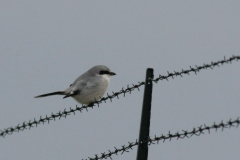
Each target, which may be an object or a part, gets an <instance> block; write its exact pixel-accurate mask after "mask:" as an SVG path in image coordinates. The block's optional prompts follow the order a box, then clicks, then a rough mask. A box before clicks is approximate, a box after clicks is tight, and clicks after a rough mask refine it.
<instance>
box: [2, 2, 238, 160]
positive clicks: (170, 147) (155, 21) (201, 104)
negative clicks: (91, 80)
mask: <svg viewBox="0 0 240 160" xmlns="http://www.w3.org/2000/svg"><path fill="white" fill-rule="evenodd" d="M239 8H240V1H224V0H219V1H206V0H203V1H201V2H200V1H194V2H193V1H161V2H160V1H145V2H142V1H63V0H58V1H56V0H53V1H47V0H42V1H25V0H24V1H23V0H22V1H16V0H15V1H14V0H13V1H1V2H0V77H1V78H0V82H1V83H0V85H1V91H2V93H1V96H0V101H1V111H0V130H3V129H4V128H7V127H10V126H13V127H14V126H16V125H17V124H18V123H22V122H23V121H29V120H30V119H31V120H33V119H34V118H39V116H40V115H42V116H45V115H50V114H51V113H57V112H59V111H60V110H64V108H67V109H69V107H75V106H76V104H77V102H76V101H75V100H73V99H71V98H67V99H62V97H61V96H54V97H48V98H42V99H34V98H33V97H34V96H36V95H39V94H43V93H48V92H52V91H58V90H62V89H65V88H66V87H68V86H69V85H70V84H71V83H72V82H73V81H74V80H75V79H76V78H77V77H78V76H79V75H81V74H82V73H84V72H85V71H86V70H88V69H89V68H91V67H92V66H94V65H99V64H102V65H106V66H108V67H109V68H110V69H111V70H112V71H114V72H116V73H117V76H114V77H112V78H111V84H110V86H109V88H108V90H107V92H108V93H111V92H112V91H114V92H116V91H119V90H120V89H121V88H122V87H125V88H126V86H127V85H128V84H129V85H131V84H136V83H137V82H138V81H143V80H144V79H145V72H146V69H147V68H148V67H151V68H153V69H154V74H155V77H157V76H158V74H161V75H166V74H167V71H169V72H173V71H174V70H175V71H180V70H181V69H188V68H189V66H195V65H202V64H203V63H210V62H211V61H217V60H221V59H223V57H224V56H226V57H227V58H228V57H230V56H232V55H240V47H239V42H240V30H239V26H240V19H239V17H240V10H239ZM239 71H240V62H234V63H233V64H231V65H224V66H223V67H219V68H215V69H214V70H205V71H201V72H200V73H199V74H198V75H195V74H191V75H190V76H184V77H182V78H181V77H177V78H175V79H169V81H160V82H159V83H157V84H154V87H153V99H152V101H153V102H152V117H151V131H150V135H151V136H154V135H157V136H160V135H161V134H167V133H168V131H169V130H170V131H171V132H172V133H174V132H176V131H181V130H191V129H192V128H193V127H198V126H200V125H202V124H204V123H205V124H207V125H212V124H213V122H220V121H221V120H224V121H227V120H229V119H230V118H232V119H235V118H237V117H238V116H240V114H239V113H240V108H239V103H240V98H239V95H240V85H239V79H240V74H239V73H240V72H239ZM143 90H144V88H143V87H141V88H140V92H139V91H134V92H132V94H126V96H125V98H124V97H123V96H122V95H121V96H120V97H119V99H117V98H115V99H113V102H112V103H111V102H110V101H107V102H106V104H105V103H103V104H101V105H100V107H99V108H94V109H90V110H89V111H88V112H83V113H77V114H76V115H75V116H74V115H72V116H68V117H67V118H66V119H61V120H56V121H51V122H50V124H44V125H39V126H38V127H37V128H32V129H30V130H25V131H22V132H19V133H13V134H12V135H10V136H6V138H5V139H3V138H1V140H0V159H4V160H12V159H18V160H26V159H34V160H40V159H41V160H42V159H47V160H48V159H49V160H50V159H51V160H52V159H58V160H62V159H72V160H74V159H86V158H88V157H94V155H95V154H100V153H101V152H108V150H113V149H114V147H117V148H119V147H121V146H122V145H127V144H128V143H127V142H128V141H129V142H133V141H135V140H136V139H137V138H138V132H139V125H140V116H141V107H142V98H143ZM239 133H240V130H239V128H238V129H236V128H232V129H226V130H224V132H221V131H218V132H214V131H213V132H211V134H207V133H205V134H204V135H202V136H199V137H196V136H193V137H191V138H189V139H183V140H178V141H177V140H175V139H173V140H172V141H170V142H169V141H165V143H162V142H160V143H159V144H158V145H151V146H150V150H149V159H150V160H155V159H184V160H186V159H187V160H188V159H195V160H202V159H206V160H208V159H209V160H210V159H211V160H212V159H218V160H220V159H223V160H224V159H231V160H237V159H239V157H240V153H239ZM136 151H137V147H134V148H133V150H131V151H130V152H129V153H124V154H123V155H120V154H119V155H118V156H115V155H114V156H112V158H113V159H114V160H120V159H121V160H122V159H135V158H136Z"/></svg>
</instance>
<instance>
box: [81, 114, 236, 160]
mask: <svg viewBox="0 0 240 160" xmlns="http://www.w3.org/2000/svg"><path fill="white" fill-rule="evenodd" d="M239 124H240V120H239V117H238V118H237V119H235V120H231V119H230V120H229V121H227V122H225V123H223V121H221V122H220V123H219V124H216V123H215V122H214V123H213V125H212V126H206V125H205V124H204V125H201V126H200V127H197V129H196V128H193V129H192V131H185V130H182V132H180V133H179V132H177V133H175V134H171V133H170V131H169V133H168V134H167V135H163V134H162V135H161V136H159V137H157V136H156V135H155V137H154V138H150V137H149V138H148V140H146V141H144V142H143V145H144V144H145V145H149V146H150V145H152V144H155V143H154V142H156V141H157V144H158V143H159V141H163V142H165V140H168V139H169V140H170V141H171V140H172V139H173V138H177V140H178V139H184V138H190V137H192V136H200V135H202V134H204V131H208V133H209V134H210V130H215V131H217V130H219V129H221V130H222V131H223V129H224V128H229V129H230V128H231V127H236V128H237V127H238V126H239ZM136 145H138V141H137V140H136V141H135V142H128V145H123V146H122V148H119V149H117V148H116V147H114V148H115V150H114V151H110V150H108V153H105V152H103V153H101V155H100V156H98V155H97V154H95V157H94V158H90V157H88V159H82V160H98V159H107V158H110V159H112V157H111V156H112V155H115V154H116V155H117V154H118V153H121V154H123V153H124V152H129V150H130V149H132V147H134V146H136Z"/></svg>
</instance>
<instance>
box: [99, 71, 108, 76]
mask: <svg viewBox="0 0 240 160" xmlns="http://www.w3.org/2000/svg"><path fill="white" fill-rule="evenodd" d="M99 74H100V75H103V74H109V71H100V72H99Z"/></svg>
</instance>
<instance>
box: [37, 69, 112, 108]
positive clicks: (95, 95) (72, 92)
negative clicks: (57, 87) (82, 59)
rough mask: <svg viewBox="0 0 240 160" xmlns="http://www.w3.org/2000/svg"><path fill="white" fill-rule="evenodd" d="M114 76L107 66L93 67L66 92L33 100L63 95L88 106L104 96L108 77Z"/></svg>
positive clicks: (58, 92) (43, 95) (45, 95)
mask: <svg viewBox="0 0 240 160" xmlns="http://www.w3.org/2000/svg"><path fill="white" fill-rule="evenodd" d="M114 75H116V74H115V73H114V72H111V71H110V69H109V68H108V67H107V66H103V65H98V66H94V67H92V68H91V69H89V70H88V71H87V72H85V73H84V74H82V75H81V76H79V77H78V78H77V79H76V80H75V81H74V82H73V84H71V85H70V86H69V87H68V88H67V89H66V90H64V91H57V92H52V93H47V94H42V95H39V96H36V97H34V98H40V97H47V96H53V95H65V96H64V97H63V98H67V97H72V98H74V99H75V100H76V101H77V102H79V103H81V104H87V105H89V104H92V103H93V102H95V101H96V100H99V99H100V98H101V97H102V96H103V95H104V93H105V92H106V90H107V87H108V85H109V83H110V76H114Z"/></svg>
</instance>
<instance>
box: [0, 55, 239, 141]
mask: <svg viewBox="0 0 240 160" xmlns="http://www.w3.org/2000/svg"><path fill="white" fill-rule="evenodd" d="M239 59H240V56H232V57H230V58H228V59H226V58H225V57H224V59H223V60H220V61H217V62H211V63H210V64H203V65H202V66H195V67H191V66H190V69H187V70H183V69H182V71H180V72H176V71H174V72H173V73H169V72H167V73H168V75H166V76H164V75H159V77H158V78H156V79H153V80H152V81H154V82H155V83H157V82H158V81H160V80H168V78H170V77H172V78H173V79H174V76H176V77H177V76H181V77H182V76H183V75H184V74H188V75H189V73H191V72H194V73H195V74H197V72H199V71H200V70H202V69H208V68H211V69H213V68H214V67H215V66H218V67H219V65H220V64H222V65H223V64H228V63H231V62H232V61H233V60H236V61H238V60H239ZM144 83H145V82H144V81H142V82H138V84H132V87H129V85H127V87H126V89H124V87H123V88H122V89H121V90H120V91H119V92H112V95H109V94H108V93H107V96H106V97H103V98H101V99H100V100H99V101H95V102H94V103H93V104H91V105H89V106H84V105H82V107H78V106H76V108H71V107H70V109H69V110H66V108H65V109H64V111H59V112H58V113H55V114H53V113H52V114H51V115H50V116H47V115H46V117H42V116H40V118H39V119H38V120H36V118H34V120H29V121H28V122H25V121H24V122H23V123H22V124H20V123H19V124H18V125H17V126H15V127H9V128H6V129H4V130H0V137H5V136H6V135H11V134H12V133H13V132H19V131H23V130H25V129H27V128H28V129H31V128H33V127H34V126H36V127H37V125H38V124H44V123H45V122H48V124H49V122H50V121H51V120H54V121H55V119H56V118H59V119H61V117H65V118H66V117H67V116H68V115H70V114H71V113H74V115H75V112H76V111H79V112H81V113H82V111H83V110H86V111H88V108H93V106H95V105H97V106H98V107H99V104H101V103H102V102H105V103H106V100H108V99H110V101H111V102H112V99H113V98H116V97H117V98H118V99H119V97H118V96H119V95H121V94H123V95H124V97H125V94H126V93H130V94H131V92H132V91H134V90H135V89H138V90H139V91H140V89H139V87H141V86H142V85H144Z"/></svg>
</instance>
